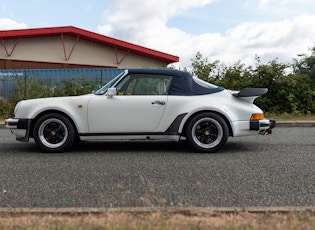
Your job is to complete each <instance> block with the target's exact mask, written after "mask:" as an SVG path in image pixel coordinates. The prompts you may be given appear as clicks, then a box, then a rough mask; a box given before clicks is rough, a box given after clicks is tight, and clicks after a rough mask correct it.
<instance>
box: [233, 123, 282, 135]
mask: <svg viewBox="0 0 315 230" xmlns="http://www.w3.org/2000/svg"><path fill="white" fill-rule="evenodd" d="M231 126H232V129H233V134H232V135H233V136H234V137H241V136H248V135H256V134H257V132H258V133H259V134H271V130H272V129H273V128H274V127H275V126H276V122H275V121H274V120H268V119H263V120H257V121H235V122H232V123H231Z"/></svg>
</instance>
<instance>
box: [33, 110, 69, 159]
mask: <svg viewBox="0 0 315 230" xmlns="http://www.w3.org/2000/svg"><path fill="white" fill-rule="evenodd" d="M33 135H34V140H35V143H36V144H37V146H38V147H39V148H40V149H41V150H43V151H44V152H49V153H57V152H64V151H66V150H68V149H69V148H70V147H71V146H72V145H73V143H74V141H75V130H74V127H73V125H72V123H71V122H70V121H69V119H68V118H67V117H65V116H63V115H61V114H58V113H49V114H45V115H44V116H42V117H40V118H39V119H38V120H37V122H36V123H35V125H34V130H33Z"/></svg>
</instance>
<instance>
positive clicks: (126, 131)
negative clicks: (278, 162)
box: [5, 69, 275, 153]
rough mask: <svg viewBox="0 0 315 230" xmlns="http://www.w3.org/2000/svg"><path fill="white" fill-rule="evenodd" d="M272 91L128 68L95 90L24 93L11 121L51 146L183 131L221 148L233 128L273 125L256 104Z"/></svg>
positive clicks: (21, 133)
mask: <svg viewBox="0 0 315 230" xmlns="http://www.w3.org/2000/svg"><path fill="white" fill-rule="evenodd" d="M267 91H268V89H266V88H246V89H242V90H240V91H230V90H226V89H224V88H222V87H218V86H215V85H212V84H210V83H207V82H205V81H202V80H200V79H198V78H197V77H193V76H192V75H191V74H190V73H188V72H182V71H177V70H167V69H127V70H125V71H124V72H122V73H121V74H119V75H118V76H117V77H115V78H114V79H113V80H112V81H110V82H108V83H107V84H106V85H105V86H104V87H102V88H101V89H99V90H98V91H96V92H95V93H94V94H89V95H83V96H72V97H54V98H41V99H31V100H23V101H20V102H19V103H18V104H17V105H16V107H15V111H14V114H15V116H14V117H13V118H9V119H7V120H6V121H5V124H6V127H7V128H9V129H11V131H12V133H13V134H15V136H16V139H17V140H18V141H25V142H27V141H29V138H34V140H35V143H36V144H37V145H38V146H39V147H40V148H41V149H42V150H43V151H44V152H52V153H54V152H63V151H66V150H68V149H69V148H70V147H71V146H72V145H73V143H74V142H75V141H76V140H173V141H179V140H180V139H186V140H187V142H188V143H189V145H190V146H191V147H192V149H193V150H195V151H198V152H215V151H217V150H218V149H220V148H221V147H222V146H223V145H224V144H225V143H226V142H227V140H228V137H229V136H234V137H239V136H246V135H252V134H257V133H259V134H270V133H271V130H272V128H274V126H275V121H273V120H268V119H265V118H264V113H263V111H262V110H261V109H260V108H258V107H257V106H256V105H254V104H253V101H254V100H255V98H257V97H259V96H261V95H263V94H265V93H267Z"/></svg>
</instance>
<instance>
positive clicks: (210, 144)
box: [186, 112, 229, 153]
mask: <svg viewBox="0 0 315 230" xmlns="http://www.w3.org/2000/svg"><path fill="white" fill-rule="evenodd" d="M228 136H229V129H228V126H227V124H226V122H225V120H224V119H223V118H222V117H221V116H219V115H218V114H215V113H212V112H203V113H200V114H197V115H195V116H194V117H193V118H192V119H191V120H190V121H189V122H188V124H187V128H186V139H187V142H188V144H189V145H190V146H191V147H192V148H193V149H194V150H196V151H198V152H205V153H206V152H208V153H210V152H215V151H217V150H218V149H220V148H221V147H222V146H223V145H224V144H225V143H226V142H227V139H228Z"/></svg>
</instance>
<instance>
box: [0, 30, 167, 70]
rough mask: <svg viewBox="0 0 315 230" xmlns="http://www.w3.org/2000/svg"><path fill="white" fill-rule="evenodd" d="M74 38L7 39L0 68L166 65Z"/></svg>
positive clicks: (67, 36) (3, 47)
mask: <svg viewBox="0 0 315 230" xmlns="http://www.w3.org/2000/svg"><path fill="white" fill-rule="evenodd" d="M76 39H77V37H76V36H70V35H65V36H64V38H63V39H62V37H61V36H46V37H34V38H20V39H16V38H14V39H6V40H4V45H2V46H0V69H36V68H37V69H40V68H43V69H46V68H95V67H103V68H104V67H106V68H139V67H140V68H142V67H143V68H145V67H164V66H166V65H167V63H165V62H163V61H159V60H156V59H153V58H150V57H146V56H142V55H138V54H135V53H132V52H130V53H128V51H126V50H119V49H118V50H116V49H115V48H114V47H110V46H106V45H102V44H99V43H94V42H92V41H88V40H84V39H82V38H79V40H78V41H77V42H76ZM63 44H64V46H63ZM5 48H6V49H7V51H6V50H5ZM8 54H9V55H8ZM10 54H11V55H10Z"/></svg>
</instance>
